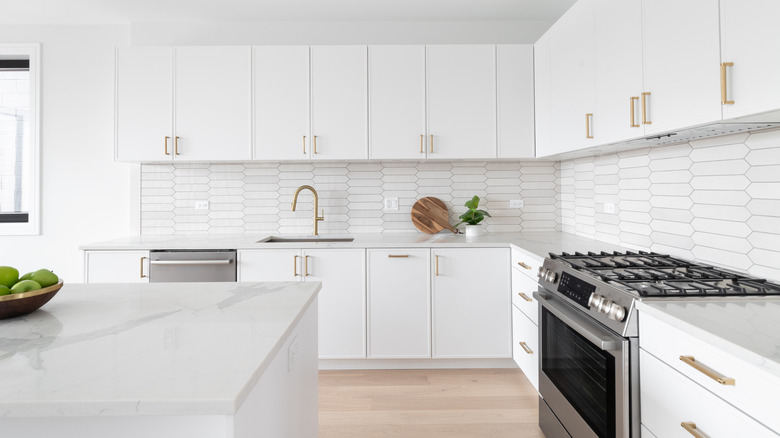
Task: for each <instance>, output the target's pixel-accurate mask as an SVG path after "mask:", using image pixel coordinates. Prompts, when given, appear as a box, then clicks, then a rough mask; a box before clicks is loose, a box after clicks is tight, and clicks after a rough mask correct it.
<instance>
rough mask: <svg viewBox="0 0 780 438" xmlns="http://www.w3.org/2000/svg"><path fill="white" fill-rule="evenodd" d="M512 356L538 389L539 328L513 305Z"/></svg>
mask: <svg viewBox="0 0 780 438" xmlns="http://www.w3.org/2000/svg"><path fill="white" fill-rule="evenodd" d="M512 357H513V358H514V360H515V363H516V364H517V366H518V367H520V369H521V370H522V371H523V374H525V376H526V377H527V378H528V380H529V381H530V382H531V384H532V385H534V388H536V390H537V391H538V390H539V328H538V327H537V326H536V324H534V323H533V321H531V320H530V319H528V318H527V317H526V316H525V315H524V314H523V312H521V311H520V309H518V308H517V307H515V306H512Z"/></svg>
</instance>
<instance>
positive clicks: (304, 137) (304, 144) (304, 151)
mask: <svg viewBox="0 0 780 438" xmlns="http://www.w3.org/2000/svg"><path fill="white" fill-rule="evenodd" d="M303 153H304V154H306V136H305V135H304V136H303Z"/></svg>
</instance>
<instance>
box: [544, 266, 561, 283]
mask: <svg viewBox="0 0 780 438" xmlns="http://www.w3.org/2000/svg"><path fill="white" fill-rule="evenodd" d="M544 279H545V280H547V281H549V282H550V283H552V284H555V283H557V282H558V274H556V273H555V271H552V270H550V269H548V270H547V273H546V274H544Z"/></svg>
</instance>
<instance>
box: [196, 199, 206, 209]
mask: <svg viewBox="0 0 780 438" xmlns="http://www.w3.org/2000/svg"><path fill="white" fill-rule="evenodd" d="M208 209H209V201H195V210H208Z"/></svg>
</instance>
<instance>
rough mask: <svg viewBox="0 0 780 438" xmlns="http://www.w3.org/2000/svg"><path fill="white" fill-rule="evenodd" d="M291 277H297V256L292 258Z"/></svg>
mask: <svg viewBox="0 0 780 438" xmlns="http://www.w3.org/2000/svg"><path fill="white" fill-rule="evenodd" d="M293 277H298V256H293Z"/></svg>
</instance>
